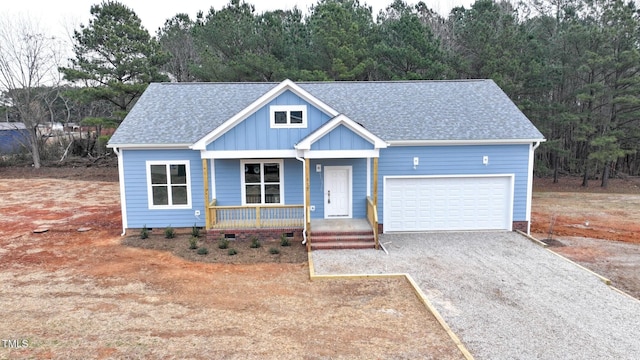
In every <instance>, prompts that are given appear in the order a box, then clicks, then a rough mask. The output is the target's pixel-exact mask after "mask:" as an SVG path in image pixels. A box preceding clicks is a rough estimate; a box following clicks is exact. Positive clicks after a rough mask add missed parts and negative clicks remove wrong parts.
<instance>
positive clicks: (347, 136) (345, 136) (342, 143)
mask: <svg viewBox="0 0 640 360" xmlns="http://www.w3.org/2000/svg"><path fill="white" fill-rule="evenodd" d="M338 149H339V150H363V149H367V150H368V149H373V144H372V143H370V142H369V141H367V140H365V139H363V138H362V137H361V136H360V135H358V134H356V133H355V132H353V131H351V129H349V128H347V127H346V126H344V125H340V126H338V127H336V128H335V129H333V130H331V131H330V132H329V133H328V134H325V135H324V136H323V137H322V138H320V139H319V140H318V141H316V142H315V143H313V144H311V150H338Z"/></svg>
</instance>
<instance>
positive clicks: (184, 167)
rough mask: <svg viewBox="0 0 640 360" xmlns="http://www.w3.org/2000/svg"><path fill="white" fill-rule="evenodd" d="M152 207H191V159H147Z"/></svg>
mask: <svg viewBox="0 0 640 360" xmlns="http://www.w3.org/2000/svg"><path fill="white" fill-rule="evenodd" d="M147 190H148V191H147V193H148V197H149V208H150V209H189V208H191V180H190V176H189V161H147Z"/></svg>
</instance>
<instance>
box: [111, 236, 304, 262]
mask: <svg viewBox="0 0 640 360" xmlns="http://www.w3.org/2000/svg"><path fill="white" fill-rule="evenodd" d="M190 238H191V235H190V234H178V235H176V237H175V238H173V239H167V238H165V237H164V234H150V235H149V237H148V238H146V239H141V238H140V236H139V235H137V234H136V235H129V236H126V237H125V238H124V239H123V240H122V244H123V245H126V246H130V247H137V248H142V249H152V250H159V251H167V252H170V253H172V254H174V255H176V256H179V257H181V258H184V259H186V260H189V261H199V262H208V263H222V264H260V263H305V262H307V260H308V258H307V248H306V246H305V245H302V244H301V243H300V242H299V241H291V244H290V246H281V245H280V241H275V240H266V241H259V243H260V247H259V248H255V249H254V248H251V241H248V240H230V241H229V245H228V248H226V249H221V248H219V246H218V245H219V242H218V241H213V240H210V239H207V238H206V236H202V237H200V238H199V240H198V243H197V248H196V249H190V243H189V239H190ZM200 248H206V249H207V252H208V253H207V254H204V255H202V254H199V253H198V249H200ZM230 249H234V250H235V251H236V254H234V255H229V250H230ZM272 249H273V250H272ZM276 251H277V254H272V252H276Z"/></svg>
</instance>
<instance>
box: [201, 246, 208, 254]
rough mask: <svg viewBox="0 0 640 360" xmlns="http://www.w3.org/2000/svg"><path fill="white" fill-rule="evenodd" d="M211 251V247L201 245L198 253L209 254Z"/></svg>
mask: <svg viewBox="0 0 640 360" xmlns="http://www.w3.org/2000/svg"><path fill="white" fill-rule="evenodd" d="M208 253H209V249H207V248H206V247H201V248H199V249H198V255H207V254H208Z"/></svg>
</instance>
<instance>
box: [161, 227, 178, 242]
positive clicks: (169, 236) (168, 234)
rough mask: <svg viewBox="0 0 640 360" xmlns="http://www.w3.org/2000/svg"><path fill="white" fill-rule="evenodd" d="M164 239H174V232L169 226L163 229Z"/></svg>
mask: <svg viewBox="0 0 640 360" xmlns="http://www.w3.org/2000/svg"><path fill="white" fill-rule="evenodd" d="M164 237H165V238H166V239H173V238H174V237H176V230H175V229H174V228H172V227H171V226H167V227H166V229H164Z"/></svg>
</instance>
